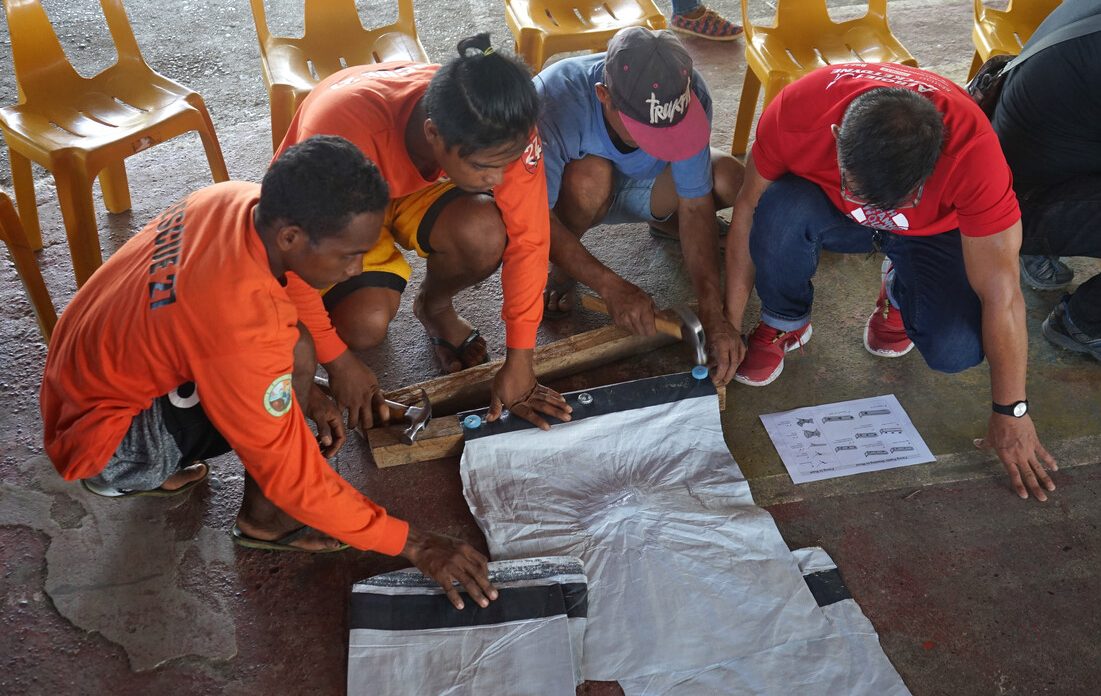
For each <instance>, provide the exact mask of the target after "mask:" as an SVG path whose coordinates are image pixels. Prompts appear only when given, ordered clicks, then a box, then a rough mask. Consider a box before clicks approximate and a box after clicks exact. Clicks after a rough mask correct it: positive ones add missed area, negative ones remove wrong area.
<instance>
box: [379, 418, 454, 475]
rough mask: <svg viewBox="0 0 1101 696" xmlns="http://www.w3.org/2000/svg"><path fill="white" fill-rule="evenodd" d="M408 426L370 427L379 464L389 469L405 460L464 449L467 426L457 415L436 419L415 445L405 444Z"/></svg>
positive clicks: (428, 458)
mask: <svg viewBox="0 0 1101 696" xmlns="http://www.w3.org/2000/svg"><path fill="white" fill-rule="evenodd" d="M403 430H404V426H391V427H388V428H372V429H371V430H368V431H367V437H368V438H369V439H370V443H371V454H372V455H373V456H374V458H375V466H377V467H378V468H380V469H385V468H386V467H390V466H399V465H401V464H413V463H415V462H427V461H431V460H433V459H443V458H445V457H458V456H459V455H461V454H462V453H463V430H462V426H461V425H460V424H459V419H458V418H457V417H455V416H444V417H442V418H434V419H432V420H431V421H430V422H429V423H428V425H426V426H425V428H424V430H422V431H421V432H420V434H419V435H417V439H416V441H415V442H414V443H413V444H411V445H406V444H403V443H402V441H401V439H400V438H401V433H402V431H403Z"/></svg>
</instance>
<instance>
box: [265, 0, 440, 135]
mask: <svg viewBox="0 0 1101 696" xmlns="http://www.w3.org/2000/svg"><path fill="white" fill-rule="evenodd" d="M251 2H252V18H253V21H254V22H255V23H256V37H257V39H258V40H259V41H260V65H261V67H262V69H263V72H264V86H265V87H266V88H267V90H268V100H269V101H270V102H271V141H272V149H273V150H275V149H277V148H278V147H279V144H280V143H281V142H283V136H284V135H286V134H287V128H289V127H290V124H291V119H293V118H294V112H295V111H296V110H297V109H298V105H299V104H301V103H302V100H303V99H305V98H306V95H308V94H309V93H310V92H311V91H312V90H313V88H314V86H315V85H316V84H317V83H318V82H320V81H321V80H324V79H325V78H326V77H328V76H329V75H332V74H333V73H335V72H338V71H340V70H343V69H344V68H347V67H349V66H351V65H366V64H368V63H386V62H390V61H398V60H404V61H414V62H420V63H427V62H428V55H427V54H426V53H425V52H424V46H422V45H421V42H420V39H419V38H417V24H416V21H415V19H414V17H413V0H398V19H397V21H396V22H394V23H393V24H388V25H386V26H383V27H376V28H374V29H365V28H364V27H363V24H362V22H361V21H360V18H359V13H358V12H357V11H356V4H355V0H306V7H305V30H304V32H303V35H302V36H301V37H300V38H292V37H286V36H272V34H271V31H269V29H268V19H267V13H266V11H265V9H264V0H251Z"/></svg>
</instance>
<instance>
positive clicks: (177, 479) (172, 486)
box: [161, 462, 210, 491]
mask: <svg viewBox="0 0 1101 696" xmlns="http://www.w3.org/2000/svg"><path fill="white" fill-rule="evenodd" d="M209 470H210V469H209V467H208V466H207V464H206V462H195V463H194V464H192V465H191V466H187V467H184V468H183V469H180V470H179V471H177V472H176V473H174V474H172V475H171V476H169V477H168V478H167V479H166V480H165V482H164V483H162V484H161V488H163V489H164V490H166V491H175V490H178V489H180V488H183V487H184V486H186V485H187V484H189V483H191V482H192V481H198V480H199V479H201V478H202V477H204V476H206V474H207V472H208V471H209Z"/></svg>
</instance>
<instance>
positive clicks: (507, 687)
mask: <svg viewBox="0 0 1101 696" xmlns="http://www.w3.org/2000/svg"><path fill="white" fill-rule="evenodd" d="M489 566H490V580H491V581H492V582H493V583H494V584H495V585H496V587H497V589H498V590H499V592H500V596H499V597H498V599H497V600H496V601H495V602H493V603H491V604H490V606H489V608H488V609H481V608H479V607H478V606H477V605H476V604H475V603H474V602H467V603H466V606H465V607H464V609H463V611H462V612H460V611H458V610H456V609H455V608H454V607H452V606H451V603H450V601H448V599H447V597H446V596H445V595H444V594H443V591H442V590H441V589H440V588H439V586H438V585H437V584H436V583H435V581H433V580H432V579H430V578H427V577H425V576H424V575H423V574H421V573H420V572H419V571H417V570H403V571H398V572H395V573H387V574H385V575H379V576H376V577H374V578H370V579H368V580H364V581H362V582H359V583H356V584H355V586H354V587H353V588H352V599H351V607H350V617H349V622H350V626H351V629H350V631H349V640H348V694H349V696H405V695H407V694H417V695H420V694H425V695H429V694H446V695H448V696H468V695H469V696H474V695H481V694H499V693H508V694H516V695H517V696H573V694H574V693H575V688H576V685H577V684H578V683H580V661H581V649H582V639H581V637H582V635H583V634H584V631H585V611H586V601H587V590H586V580H585V576H584V575H583V574H582V571H581V561H580V560H578V559H577V558H533V559H525V560H520V561H505V562H491V563H490V564H489Z"/></svg>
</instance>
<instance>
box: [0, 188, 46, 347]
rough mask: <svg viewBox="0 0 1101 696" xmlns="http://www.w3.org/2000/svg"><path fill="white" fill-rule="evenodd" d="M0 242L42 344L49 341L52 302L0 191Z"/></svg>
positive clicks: (9, 205)
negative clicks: (31, 309)
mask: <svg viewBox="0 0 1101 696" xmlns="http://www.w3.org/2000/svg"><path fill="white" fill-rule="evenodd" d="M0 242H3V243H4V245H5V246H7V247H8V253H10V254H11V258H12V260H13V261H15V271H16V272H17V273H18V274H19V278H20V279H21V280H22V281H23V287H25V288H26V290H27V297H29V298H30V300H31V306H32V307H34V313H35V315H36V316H37V317H38V329H39V330H40V331H41V332H42V337H43V338H44V339H46V343H49V342H50V336H51V335H52V334H53V331H54V324H56V323H57V313H56V312H54V303H53V300H51V299H50V292H49V291H48V290H47V289H46V283H44V282H43V281H42V273H41V271H39V270H38V262H37V261H35V258H34V251H32V250H31V243H30V242H29V241H28V240H27V235H26V233H25V232H24V231H23V225H22V224H20V222H19V216H18V215H16V214H15V208H14V207H13V206H12V203H11V199H10V198H8V194H6V193H4V192H3V191H0Z"/></svg>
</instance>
